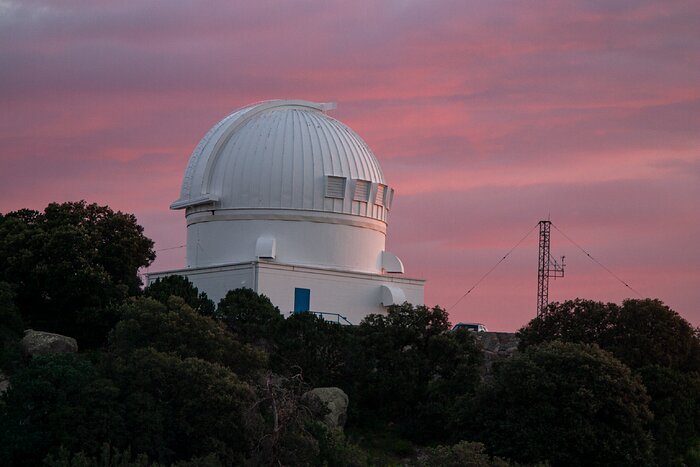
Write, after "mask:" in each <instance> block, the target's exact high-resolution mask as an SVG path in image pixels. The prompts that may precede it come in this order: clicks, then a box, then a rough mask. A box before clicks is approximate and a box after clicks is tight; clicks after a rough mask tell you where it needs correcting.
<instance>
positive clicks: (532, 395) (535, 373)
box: [456, 341, 653, 467]
mask: <svg viewBox="0 0 700 467" xmlns="http://www.w3.org/2000/svg"><path fill="white" fill-rule="evenodd" d="M648 403H649V397H648V396H647V394H646V391H645V389H644V386H643V385H642V383H641V381H640V380H639V378H638V377H635V376H634V375H633V374H632V373H631V371H630V370H629V368H627V367H626V366H625V365H623V364H622V363H621V362H620V361H618V360H617V359H615V358H614V357H613V356H612V355H610V354H609V353H608V352H605V351H603V350H601V349H600V348H599V347H597V346H595V345H585V344H572V343H563V342H559V341H555V342H552V343H548V344H542V345H539V346H532V347H528V349H527V350H526V352H525V353H524V354H521V355H518V356H515V357H514V358H513V359H511V360H509V361H506V362H504V363H503V364H502V365H501V366H500V367H499V368H498V371H497V372H496V375H495V379H494V381H493V384H491V385H489V386H487V387H485V388H483V390H482V391H481V392H480V394H479V396H478V397H477V398H476V400H475V401H474V402H473V403H471V404H470V407H469V409H467V410H464V411H461V412H458V413H457V414H456V418H458V419H459V420H460V422H461V426H462V430H463V433H461V434H462V436H465V437H466V438H467V439H477V440H479V441H483V442H484V443H485V444H486V445H487V446H489V449H490V450H491V451H492V452H493V453H494V454H496V455H499V456H502V457H505V458H510V459H512V460H515V461H519V462H529V463H532V462H542V461H547V460H548V461H549V462H551V464H552V465H553V466H567V467H569V466H572V467H573V466H609V465H615V466H642V465H650V464H652V461H653V457H652V444H651V436H650V435H649V433H648V431H647V426H648V424H649V423H650V422H651V417H652V416H651V413H650V411H649V409H648ZM469 435H472V436H471V437H469Z"/></svg>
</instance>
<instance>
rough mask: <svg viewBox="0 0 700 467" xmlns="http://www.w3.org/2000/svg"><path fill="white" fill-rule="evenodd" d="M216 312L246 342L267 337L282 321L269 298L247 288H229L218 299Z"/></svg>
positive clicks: (277, 309) (278, 311) (282, 318)
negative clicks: (224, 294)
mask: <svg viewBox="0 0 700 467" xmlns="http://www.w3.org/2000/svg"><path fill="white" fill-rule="evenodd" d="M217 314H218V315H219V316H220V317H221V318H222V319H223V320H224V322H225V323H226V325H227V326H228V328H229V329H230V330H231V331H233V332H235V333H236V334H237V335H239V336H240V338H241V339H243V340H245V341H246V342H257V341H259V340H261V339H262V340H266V339H269V338H270V337H271V336H272V335H273V334H274V332H275V328H276V326H277V325H278V324H279V323H281V322H283V321H284V317H283V316H282V315H281V314H280V310H279V308H277V307H276V306H274V305H273V304H272V302H271V301H270V299H269V298H267V297H266V296H265V295H259V294H258V293H256V292H255V291H253V290H252V289H247V288H241V289H236V290H230V291H229V292H228V293H227V294H226V296H225V297H224V298H222V299H221V301H219V306H218V308H217Z"/></svg>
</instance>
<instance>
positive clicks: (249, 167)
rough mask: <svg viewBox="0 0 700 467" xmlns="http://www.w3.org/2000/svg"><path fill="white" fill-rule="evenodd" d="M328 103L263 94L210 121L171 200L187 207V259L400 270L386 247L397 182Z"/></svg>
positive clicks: (190, 263) (191, 263)
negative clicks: (213, 122) (262, 98)
mask: <svg viewBox="0 0 700 467" xmlns="http://www.w3.org/2000/svg"><path fill="white" fill-rule="evenodd" d="M334 107H335V106H334V105H333V104H318V103H313V102H307V101H300V100H275V101H268V102H263V103H259V104H254V105H251V106H248V107H244V108H242V109H240V110H237V111H235V112H233V113H232V114H231V115H229V116H227V117H226V118H224V119H223V120H221V121H220V122H219V123H217V124H216V125H214V127H212V129H211V130H209V132H208V133H207V134H206V135H205V136H204V138H202V140H201V141H200V142H199V144H198V145H197V147H196V148H195V149H194V151H193V153H192V156H191V157H190V160H189V163H188V165H187V169H186V170H185V176H184V179H183V182H182V189H181V191H180V197H179V199H177V200H176V201H174V202H173V203H172V204H171V206H170V207H171V208H172V209H185V214H186V215H185V217H186V220H187V267H195V268H196V267H209V266H216V265H225V264H239V263H245V262H250V261H260V260H263V261H274V262H277V263H280V264H288V265H303V266H313V267H322V268H331V269H337V270H343V271H356V272H367V273H375V274H376V273H382V272H384V271H387V272H401V271H402V270H403V266H401V265H400V261H399V260H398V259H397V258H395V257H393V255H390V254H389V253H386V252H384V245H385V236H386V227H387V218H388V212H389V209H390V207H391V202H392V198H393V190H391V189H390V188H389V187H388V186H387V185H386V182H385V180H384V176H383V174H382V170H381V168H380V167H379V163H378V162H377V159H376V158H375V157H374V154H372V151H371V150H370V149H369V147H368V146H367V144H366V143H365V142H364V141H363V140H362V138H360V137H359V136H358V135H357V134H356V133H355V132H354V131H352V130H351V129H350V128H348V127H347V126H346V125H344V124H342V123H341V122H339V121H338V120H335V119H334V118H332V117H330V116H328V115H327V114H326V113H325V112H326V111H327V110H330V109H332V108H334ZM399 269H400V270H401V271H399Z"/></svg>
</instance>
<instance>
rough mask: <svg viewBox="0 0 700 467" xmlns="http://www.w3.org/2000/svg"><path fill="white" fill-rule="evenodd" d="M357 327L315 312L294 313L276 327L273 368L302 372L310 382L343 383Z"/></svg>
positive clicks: (341, 384) (335, 384)
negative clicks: (326, 317)
mask: <svg viewBox="0 0 700 467" xmlns="http://www.w3.org/2000/svg"><path fill="white" fill-rule="evenodd" d="M353 331H354V329H352V328H351V327H349V326H343V325H340V324H338V323H332V322H329V321H326V320H324V319H323V318H320V317H318V316H316V315H315V314H313V313H295V314H293V315H292V316H290V317H289V318H287V319H286V320H282V321H281V322H280V323H278V324H277V325H276V327H275V328H274V332H275V334H274V335H273V336H272V337H273V338H274V349H273V350H272V352H271V358H270V364H271V367H272V369H273V370H274V371H276V372H278V373H280V374H285V375H291V374H297V373H300V374H301V376H302V377H303V379H304V381H305V382H307V383H308V384H310V385H312V386H315V387H320V386H338V385H340V386H344V385H345V384H344V383H345V382H346V381H347V379H348V369H349V366H350V365H352V360H353V355H354V351H355V342H354V339H353V337H354V332H353Z"/></svg>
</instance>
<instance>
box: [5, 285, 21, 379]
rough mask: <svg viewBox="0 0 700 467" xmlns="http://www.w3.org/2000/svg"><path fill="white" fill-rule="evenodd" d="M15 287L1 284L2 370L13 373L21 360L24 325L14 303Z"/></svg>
mask: <svg viewBox="0 0 700 467" xmlns="http://www.w3.org/2000/svg"><path fill="white" fill-rule="evenodd" d="M14 298H15V293H14V290H13V287H12V286H11V285H10V284H8V283H7V282H0V370H5V372H8V371H11V370H12V369H13V368H14V367H15V366H16V365H17V363H18V361H19V359H20V352H19V347H18V344H17V343H18V341H19V340H20V339H21V338H22V331H23V330H24V323H23V322H22V317H21V316H20V315H19V312H18V311H17V307H16V306H15V302H14Z"/></svg>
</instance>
